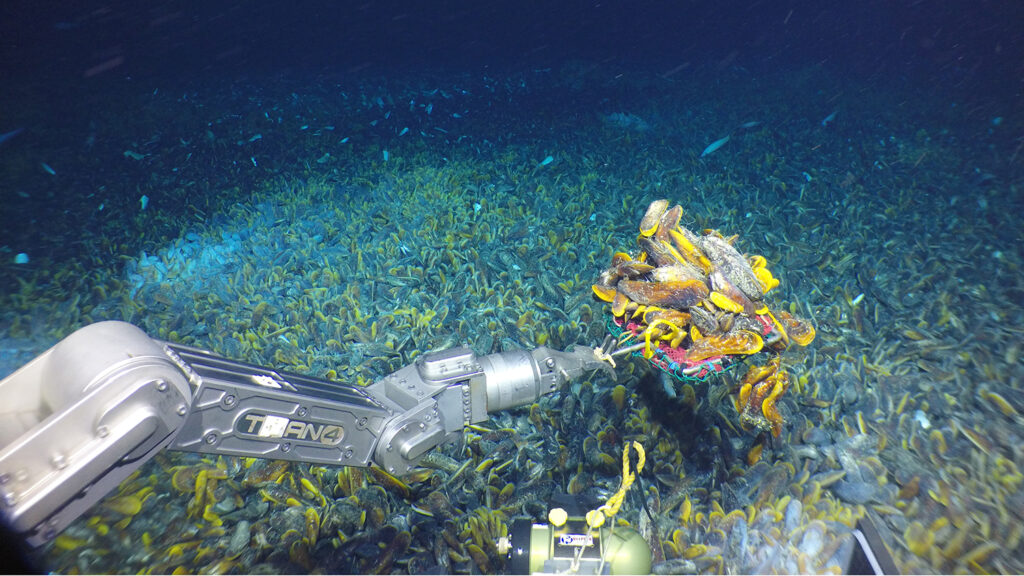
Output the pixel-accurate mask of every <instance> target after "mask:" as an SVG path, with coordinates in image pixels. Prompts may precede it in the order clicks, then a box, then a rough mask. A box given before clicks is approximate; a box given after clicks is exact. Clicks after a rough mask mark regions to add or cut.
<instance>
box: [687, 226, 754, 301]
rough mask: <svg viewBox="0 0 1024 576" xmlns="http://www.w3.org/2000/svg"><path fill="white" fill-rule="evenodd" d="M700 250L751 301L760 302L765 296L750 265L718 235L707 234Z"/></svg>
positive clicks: (701, 242)
mask: <svg viewBox="0 0 1024 576" xmlns="http://www.w3.org/2000/svg"><path fill="white" fill-rule="evenodd" d="M699 246H700V249H701V251H703V252H704V254H706V255H707V257H708V259H709V260H711V263H712V264H713V265H714V266H715V270H716V271H720V272H721V273H722V274H723V275H725V278H726V279H728V280H729V282H730V283H732V285H733V286H735V287H736V288H738V289H739V290H740V291H741V292H743V293H744V294H745V295H746V296H747V298H749V299H750V300H760V299H761V297H762V296H764V291H763V289H762V287H761V282H760V281H758V279H757V276H756V275H754V271H753V270H752V269H751V268H750V263H748V262H747V259H746V258H744V257H743V255H742V254H740V253H739V251H738V250H736V249H735V248H733V247H732V245H731V244H729V243H728V242H726V241H725V239H724V238H721V237H720V236H717V235H716V234H707V235H705V236H702V237H701V239H700V245H699Z"/></svg>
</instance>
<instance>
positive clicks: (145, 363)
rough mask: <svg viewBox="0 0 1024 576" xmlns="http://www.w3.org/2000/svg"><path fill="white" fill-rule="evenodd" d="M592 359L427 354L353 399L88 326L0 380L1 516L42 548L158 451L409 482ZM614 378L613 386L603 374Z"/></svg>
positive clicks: (601, 364) (584, 352) (330, 386)
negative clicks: (338, 469)
mask: <svg viewBox="0 0 1024 576" xmlns="http://www.w3.org/2000/svg"><path fill="white" fill-rule="evenodd" d="M602 357H603V354H602V353H600V350H598V351H595V350H592V349H589V348H585V347H584V348H576V349H574V350H571V351H569V352H560V351H556V350H551V349H549V348H546V347H540V348H536V349H534V350H531V351H527V350H517V351H511V352H502V353H497V354H490V355H487V356H479V357H478V356H477V355H476V354H474V353H473V351H472V350H470V349H469V348H465V347H459V348H452V349H449V350H444V351H440V352H432V353H429V354H424V355H423V356H421V357H420V358H419V359H417V361H416V362H415V363H413V364H411V365H409V366H405V367H403V368H401V369H399V370H397V371H396V372H394V373H393V374H391V375H389V376H386V377H384V378H382V379H381V380H380V381H378V382H376V383H374V384H373V385H371V386H368V387H365V388H362V387H355V386H347V385H344V384H338V383H336V382H331V381H328V380H323V379H318V378H310V377H307V376H301V375H297V374H289V373H284V372H279V371H275V370H271V369H267V368H263V367H259V366H256V365H253V364H247V363H244V362H237V361H234V360H229V359H225V358H222V357H219V356H216V355H213V354H210V353H208V352H205V351H202V350H199V349H196V348H191V347H187V346H181V345H178V344H173V343H168V342H160V341H157V340H153V339H151V338H149V337H148V336H147V335H146V334H145V333H144V332H143V331H142V330H140V329H139V328H137V327H135V326H133V325H131V324H127V323H125V322H99V323H96V324H92V325H89V326H86V327H84V328H82V329H80V330H78V331H77V332H75V333H73V334H71V335H70V336H68V337H67V338H65V339H64V340H62V341H60V342H59V343H57V344H56V345H55V346H54V347H53V348H51V349H50V350H48V351H46V352H44V353H43V354H42V355H40V356H39V357H37V358H36V359H35V360H33V361H31V362H30V363H28V364H26V365H25V366H24V367H22V368H21V369H20V370H18V371H17V372H15V373H14V374H11V375H10V376H9V377H7V378H5V379H4V380H3V381H0V406H2V408H0V410H2V411H3V414H2V415H0V509H2V510H3V513H4V515H5V516H6V519H7V521H8V522H10V523H11V525H12V526H13V527H14V528H15V530H17V531H18V532H21V533H22V534H24V535H25V537H26V539H27V541H28V542H29V543H31V544H32V545H39V544H42V543H44V542H46V541H47V540H50V539H52V538H53V537H55V536H56V535H57V533H59V532H60V531H61V530H63V529H64V528H65V527H66V526H67V525H68V524H69V523H71V522H72V521H73V520H74V519H75V518H76V517H78V516H79V515H80V514H82V513H83V512H85V511H86V510H87V509H88V508H89V507H91V506H92V505H93V504H95V503H96V502H97V501H98V500H99V499H100V498H102V497H103V496H104V495H105V494H107V493H108V492H109V491H111V490H113V489H114V488H116V486H117V485H118V484H119V483H120V482H121V481H122V480H124V479H125V478H126V477H128V476H129V475H130V474H131V473H132V472H133V471H135V470H136V469H137V468H138V467H139V466H141V465H142V464H143V463H145V462H146V461H147V460H149V459H150V458H152V457H153V456H154V455H156V454H157V453H158V452H159V451H160V450H163V449H164V448H169V449H172V450H184V451H190V452H202V453H210V454H222V455H231V456H245V457H257V458H270V459H279V460H292V461H297V462H308V463H318V464H328V465H338V466H369V465H371V464H377V465H379V466H381V467H383V468H384V469H386V470H388V471H389V472H391V473H393V474H399V475H400V474H403V473H405V472H407V471H408V470H410V469H411V468H412V467H413V466H415V465H416V463H417V462H418V461H419V459H420V458H422V457H423V456H424V455H425V454H426V453H427V452H428V451H430V450H431V449H433V448H435V447H436V446H438V445H440V444H442V443H443V442H445V441H447V440H451V439H454V438H457V437H458V436H459V434H460V433H461V432H462V430H463V428H464V427H465V426H466V425H468V424H472V423H475V422H481V421H483V420H486V419H487V417H488V414H489V413H491V412H496V411H500V410H505V409H509V408H515V407H517V406H522V405H524V404H529V403H531V402H534V401H536V400H537V399H538V398H540V397H541V396H543V395H544V394H548V393H550V392H553V391H555V390H557V389H559V388H560V387H561V385H562V384H564V383H566V382H568V381H569V380H572V379H575V378H578V377H581V376H582V375H583V374H585V373H587V372H591V371H594V370H597V369H606V370H608V371H609V372H610V373H611V372H612V369H611V367H610V365H609V364H608V363H607V362H606V361H604V360H602ZM612 375H613V377H614V373H612Z"/></svg>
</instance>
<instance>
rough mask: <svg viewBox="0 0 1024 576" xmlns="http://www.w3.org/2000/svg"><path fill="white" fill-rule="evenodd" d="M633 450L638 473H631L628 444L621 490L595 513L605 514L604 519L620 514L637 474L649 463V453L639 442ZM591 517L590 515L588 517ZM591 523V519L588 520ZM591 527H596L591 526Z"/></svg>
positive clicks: (623, 453) (634, 444) (634, 445)
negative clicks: (635, 455)
mask: <svg viewBox="0 0 1024 576" xmlns="http://www.w3.org/2000/svg"><path fill="white" fill-rule="evenodd" d="M632 446H633V448H634V449H635V450H636V454H637V461H636V472H635V473H634V472H631V471H630V469H629V447H630V444H626V446H625V447H623V449H622V484H621V485H620V486H619V489H618V490H617V491H616V492H615V494H612V495H611V496H610V497H609V498H608V501H607V502H605V504H604V505H603V506H601V507H600V508H598V509H597V510H596V511H595V512H600V513H603V514H602V516H603V517H607V518H611V517H612V516H615V515H616V514H618V513H619V508H621V507H622V502H623V501H624V500H625V499H626V492H627V491H628V490H629V488H630V487H631V486H632V485H633V482H634V481H635V480H636V474H639V473H640V471H641V470H643V469H644V464H645V463H646V462H647V453H646V452H645V451H644V447H643V446H642V445H641V444H640V443H639V442H637V441H635V440H634V441H633V442H632ZM588 516H589V515H588ZM603 517H602V518H601V523H603V522H604V518H603ZM588 521H589V518H588ZM591 527H594V526H593V525H591Z"/></svg>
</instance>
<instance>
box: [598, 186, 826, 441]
mask: <svg viewBox="0 0 1024 576" xmlns="http://www.w3.org/2000/svg"><path fill="white" fill-rule="evenodd" d="M682 215H683V208H682V207H681V206H679V205H678V204H677V205H675V206H673V207H671V208H669V202H668V200H655V201H654V202H652V203H651V205H650V206H649V207H648V208H647V213H646V214H645V215H644V217H643V220H641V221H640V235H639V236H638V237H637V244H638V245H639V248H640V251H639V253H638V254H637V255H636V256H631V255H629V254H627V253H625V252H616V253H615V255H614V256H613V257H612V265H611V267H610V268H608V269H606V270H605V271H604V272H602V273H601V276H600V277H599V278H598V281H597V283H596V284H594V285H593V290H594V295H595V296H596V297H597V298H598V299H599V300H603V301H605V302H610V303H611V321H610V323H609V329H610V330H611V331H612V333H613V334H614V335H615V336H617V338H618V340H619V343H620V345H626V344H630V343H634V344H635V346H636V348H638V352H639V353H640V354H642V355H643V357H644V358H646V359H647V360H648V361H650V362H651V364H653V365H654V366H655V367H657V368H659V369H661V370H663V371H665V372H667V373H669V374H671V375H672V376H674V377H675V378H677V379H680V380H705V379H707V378H709V377H711V376H714V375H716V374H718V373H721V372H724V371H725V370H727V369H728V368H730V367H731V366H733V365H734V364H736V363H737V362H738V361H740V360H741V359H743V358H744V357H746V356H749V355H751V354H756V353H758V352H761V351H765V352H769V353H771V354H772V355H773V357H772V359H771V360H769V361H768V362H767V363H766V364H765V365H763V366H751V368H750V369H749V371H748V372H747V374H746V375H745V376H744V377H743V378H742V380H741V382H740V388H739V390H738V394H737V398H736V409H737V411H738V412H739V413H740V423H741V424H742V425H743V427H744V428H745V429H750V428H757V429H761V430H770V431H771V432H772V434H773V435H774V436H778V435H779V434H780V433H781V431H782V417H781V416H780V415H779V413H778V410H777V409H776V403H777V402H778V400H779V398H780V397H781V396H782V394H783V393H785V391H786V389H787V388H788V387H789V375H788V374H787V373H786V372H785V371H784V370H781V369H780V362H779V358H778V355H779V354H780V353H781V352H782V351H784V350H785V349H786V348H788V347H789V345H790V343H791V342H793V343H796V344H798V345H800V346H806V345H807V344H809V343H810V342H811V341H812V340H813V339H814V335H815V331H814V327H813V326H811V324H810V323H808V322H806V321H804V320H800V319H797V318H795V317H793V316H791V315H790V314H788V313H787V312H785V311H783V310H779V311H775V312H773V311H772V310H771V309H770V308H769V307H768V305H767V304H766V303H765V301H764V296H765V294H767V293H768V292H769V291H770V290H772V289H773V288H775V287H777V286H778V285H779V281H778V280H777V279H776V278H775V277H774V276H772V273H771V272H770V271H769V270H768V268H767V261H766V260H765V258H764V257H763V256H756V255H755V256H744V255H743V254H741V253H740V252H739V251H738V250H737V249H736V248H735V247H733V243H734V242H735V241H736V238H737V236H732V237H730V238H725V237H723V236H722V235H721V234H720V233H719V232H718V231H717V230H705V231H704V233H703V234H702V235H698V234H695V233H694V232H692V231H690V230H688V229H686V228H685V227H683V226H680V225H679V220H680V218H681V217H682Z"/></svg>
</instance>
